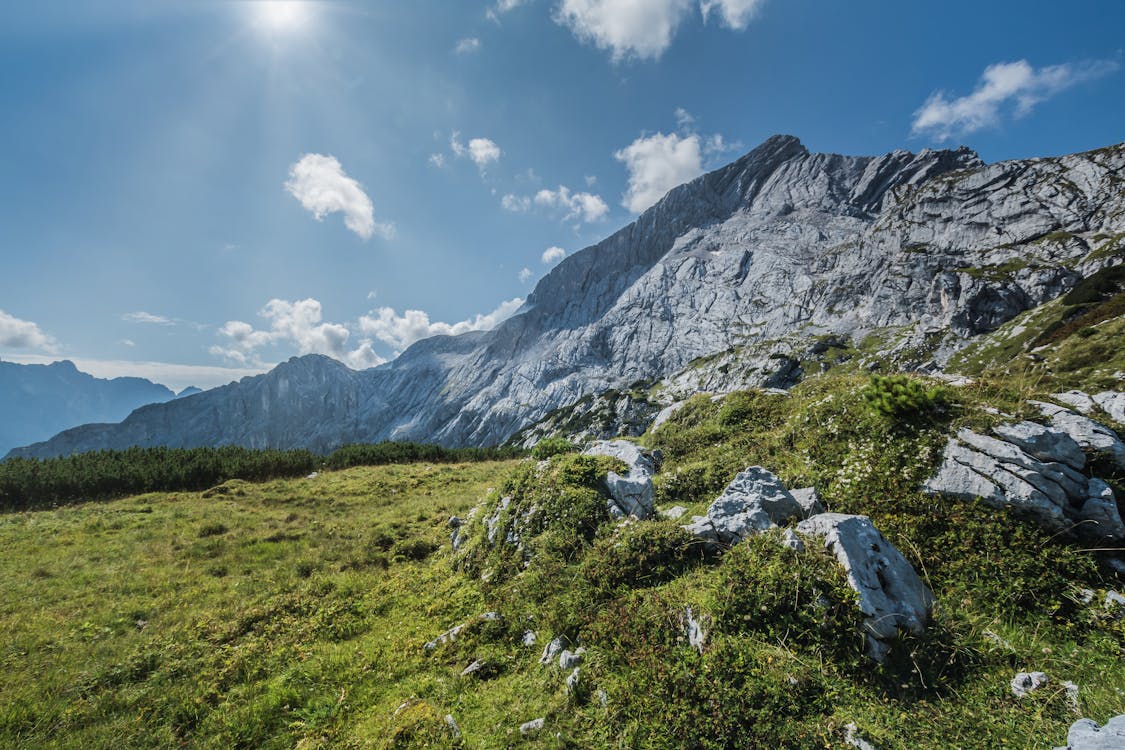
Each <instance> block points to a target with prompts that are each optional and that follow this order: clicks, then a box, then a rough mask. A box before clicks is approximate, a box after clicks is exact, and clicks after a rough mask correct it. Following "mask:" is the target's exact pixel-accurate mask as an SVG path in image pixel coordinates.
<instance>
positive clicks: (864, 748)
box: [844, 721, 875, 750]
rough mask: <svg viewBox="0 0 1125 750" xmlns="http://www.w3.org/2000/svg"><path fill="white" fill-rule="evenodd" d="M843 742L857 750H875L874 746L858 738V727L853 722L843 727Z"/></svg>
mask: <svg viewBox="0 0 1125 750" xmlns="http://www.w3.org/2000/svg"><path fill="white" fill-rule="evenodd" d="M844 742H846V743H848V744H849V745H851V746H852V747H856V748H859V750H875V746H874V745H872V744H871V743H870V742H868V741H867V740H865V739H863V737H860V736H859V727H858V726H856V723H855V722H854V721H853V722H852V723H850V724H848V725H846V726H845V727H844Z"/></svg>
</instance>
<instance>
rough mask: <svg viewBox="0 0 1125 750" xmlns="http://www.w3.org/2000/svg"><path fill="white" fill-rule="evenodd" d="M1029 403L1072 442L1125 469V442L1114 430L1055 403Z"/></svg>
mask: <svg viewBox="0 0 1125 750" xmlns="http://www.w3.org/2000/svg"><path fill="white" fill-rule="evenodd" d="M1030 403H1031V404H1032V405H1033V406H1036V407H1038V408H1039V411H1040V412H1042V414H1043V416H1045V417H1047V419H1048V420H1050V423H1051V426H1052V427H1054V428H1055V429H1057V430H1062V431H1063V432H1065V433H1066V434H1068V435H1070V437H1071V438H1073V439H1074V442H1076V443H1078V444H1079V445H1080V446H1082V448H1083V449H1084V450H1088V451H1091V452H1094V453H1100V454H1103V455H1105V456H1106V457H1108V458H1109V459H1110V460H1111V461H1112V462H1113V464H1114V465H1115V466H1116V467H1117V468H1118V469H1121V470H1125V443H1123V442H1122V441H1121V438H1120V437H1119V436H1118V435H1117V433H1116V432H1114V431H1113V430H1111V429H1110V428H1108V427H1106V426H1105V425H1104V424H1101V423H1099V422H1095V421H1094V420H1092V419H1090V418H1089V417H1084V416H1082V415H1081V414H1076V413H1075V412H1073V411H1071V410H1070V409H1065V408H1063V407H1061V406H1058V405H1056V404H1048V403H1045V402H1043V401H1032V402H1030Z"/></svg>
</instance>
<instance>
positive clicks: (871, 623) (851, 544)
mask: <svg viewBox="0 0 1125 750" xmlns="http://www.w3.org/2000/svg"><path fill="white" fill-rule="evenodd" d="M797 531H798V532H800V533H802V534H808V535H811V536H817V537H821V538H822V539H823V540H824V545H825V546H826V547H827V548H828V549H829V550H831V551H832V553H833V554H834V555H835V556H836V559H837V560H838V561H839V562H840V564H841V565H842V566H844V570H845V571H846V572H847V575H848V583H849V584H850V585H851V587H852V588H853V589H854V590H855V591H856V592H857V593H858V594H859V609H860V611H861V612H862V613H863V615H864V626H865V627H866V629H867V647H868V653H869V654H870V655H871V657H872V658H874V659H875V660H877V661H882V660H883V658H885V656H886V654H887V651H888V650H889V646H888V645H887V644H886V643H885V641H887V640H890V639H891V638H894V637H895V635H896V634H897V633H898V631H899V629H902V630H907V631H909V632H911V633H915V634H920V633H922V631H923V630H925V628H926V625H927V624H928V623H929V621H930V613H931V611H932V610H933V606H934V595H933V593H931V591H930V590H929V588H927V587H926V584H924V583H923V582H922V579H921V578H919V577H918V574H917V573H916V572H915V571H914V568H913V566H911V564H910V563H909V562H908V561H907V560H906V558H905V557H903V556H902V553H900V552H899V551H898V550H897V549H895V547H894V546H893V545H892V544H891V543H890V542H888V541H887V540H886V539H885V538H884V537H883V535H882V534H880V533H879V530H878V529H876V528H875V526H874V525H873V524H872V523H871V519H870V518H867V517H866V516H849V515H844V514H842V513H821V514H819V515H816V516H812V517H811V518H807V519H805V520H804V521H801V522H800V523H799V524H797Z"/></svg>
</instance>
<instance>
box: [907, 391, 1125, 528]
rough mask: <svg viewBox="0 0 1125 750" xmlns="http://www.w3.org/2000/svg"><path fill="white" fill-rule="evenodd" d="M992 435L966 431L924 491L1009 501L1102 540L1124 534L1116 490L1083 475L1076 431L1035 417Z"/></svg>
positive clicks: (1001, 504)
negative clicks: (1055, 425) (1114, 493)
mask: <svg viewBox="0 0 1125 750" xmlns="http://www.w3.org/2000/svg"><path fill="white" fill-rule="evenodd" d="M1044 406H1049V405H1044ZM1054 408H1055V409H1058V410H1060V411H1062V412H1067V413H1068V414H1070V415H1071V416H1072V417H1074V418H1076V419H1078V420H1084V421H1085V422H1090V423H1091V424H1096V423H1092V422H1091V421H1090V420H1088V419H1086V418H1085V417H1079V416H1078V415H1076V414H1074V413H1073V412H1068V411H1067V410H1065V409H1062V407H1054ZM1052 423H1053V424H1059V423H1056V422H1054V421H1053V422H1052ZM1103 429H1104V428H1103ZM994 433H995V434H996V436H997V437H995V438H993V437H988V436H985V435H978V434H977V433H975V432H972V431H971V430H967V429H962V430H960V431H959V432H958V433H957V436H956V437H955V438H950V440H949V443H948V444H947V445H946V448H945V456H944V458H943V460H942V464H941V467H940V468H939V469H938V473H937V475H936V476H934V477H932V478H931V479H929V480H927V481H926V482H925V484H924V485H923V489H924V490H925V491H927V492H931V493H935V494H944V495H952V496H954V497H960V498H964V499H967V500H973V499H976V498H980V499H981V500H982V501H983V502H985V503H986V504H988V505H991V506H993V507H996V508H1008V507H1010V508H1012V509H1013V510H1015V511H1016V512H1018V513H1020V514H1022V515H1024V516H1028V517H1030V518H1032V519H1034V520H1035V521H1036V522H1037V523H1039V524H1040V525H1041V526H1043V527H1045V528H1047V529H1050V530H1052V531H1070V530H1073V531H1074V532H1075V533H1077V534H1078V535H1080V536H1083V537H1085V538H1088V539H1094V540H1099V541H1112V542H1116V541H1119V540H1121V539H1125V524H1123V523H1122V521H1121V515H1120V513H1119V511H1118V508H1117V502H1116V500H1115V498H1114V496H1113V490H1112V489H1111V488H1110V487H1109V485H1107V484H1106V483H1105V482H1103V481H1101V480H1100V479H1090V478H1088V477H1086V476H1085V475H1084V474H1082V473H1081V470H1082V469H1083V468H1084V467H1085V465H1086V456H1085V454H1084V453H1083V452H1082V449H1081V447H1080V445H1079V443H1078V442H1077V441H1076V440H1075V439H1074V438H1073V437H1071V434H1069V433H1068V432H1067V431H1065V430H1063V429H1057V428H1055V427H1045V426H1043V425H1040V424H1036V423H1034V422H1020V423H1018V424H1009V425H1001V426H999V427H997V428H995V429H994Z"/></svg>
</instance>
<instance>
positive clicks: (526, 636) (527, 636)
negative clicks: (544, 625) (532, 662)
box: [523, 630, 536, 646]
mask: <svg viewBox="0 0 1125 750" xmlns="http://www.w3.org/2000/svg"><path fill="white" fill-rule="evenodd" d="M535 640H536V638H535V631H534V630H525V631H524V632H523V645H525V646H534V645H535Z"/></svg>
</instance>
